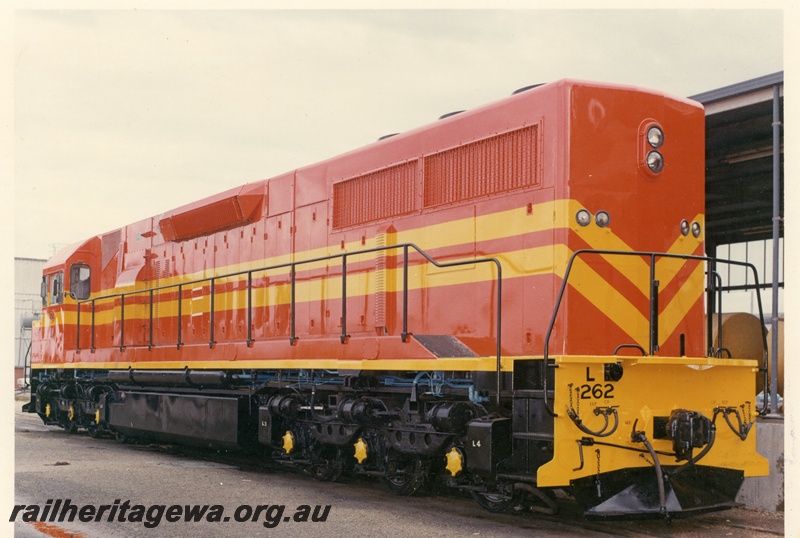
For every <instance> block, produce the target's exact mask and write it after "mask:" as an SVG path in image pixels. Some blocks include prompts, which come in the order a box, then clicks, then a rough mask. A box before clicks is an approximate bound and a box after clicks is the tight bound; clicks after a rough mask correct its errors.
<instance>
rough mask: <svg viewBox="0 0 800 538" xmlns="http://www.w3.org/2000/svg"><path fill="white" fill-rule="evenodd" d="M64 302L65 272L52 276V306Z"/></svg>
mask: <svg viewBox="0 0 800 538" xmlns="http://www.w3.org/2000/svg"><path fill="white" fill-rule="evenodd" d="M63 302H64V273H56V274H54V275H52V276H51V277H50V306H53V305H57V304H61V303H63Z"/></svg>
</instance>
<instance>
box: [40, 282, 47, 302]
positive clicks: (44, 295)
mask: <svg viewBox="0 0 800 538" xmlns="http://www.w3.org/2000/svg"><path fill="white" fill-rule="evenodd" d="M40 294H41V296H42V306H47V277H46V276H43V277H42V288H41V291H40Z"/></svg>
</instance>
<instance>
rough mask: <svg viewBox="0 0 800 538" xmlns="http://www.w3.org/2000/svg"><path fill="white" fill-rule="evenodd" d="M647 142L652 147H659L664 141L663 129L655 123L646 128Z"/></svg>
mask: <svg viewBox="0 0 800 538" xmlns="http://www.w3.org/2000/svg"><path fill="white" fill-rule="evenodd" d="M647 142H648V143H649V144H650V145H651V146H653V147H654V148H660V147H661V144H663V143H664V131H662V130H661V128H660V127H658V126H657V125H653V126H652V127H650V128H649V129H648V130H647Z"/></svg>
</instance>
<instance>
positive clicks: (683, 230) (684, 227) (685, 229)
mask: <svg viewBox="0 0 800 538" xmlns="http://www.w3.org/2000/svg"><path fill="white" fill-rule="evenodd" d="M689 228H690V226H689V221H688V220H686V219H683V220H682V221H681V233H682V234H683V235H689Z"/></svg>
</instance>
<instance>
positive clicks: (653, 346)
mask: <svg viewBox="0 0 800 538" xmlns="http://www.w3.org/2000/svg"><path fill="white" fill-rule="evenodd" d="M582 255H601V256H641V257H649V258H650V319H649V323H650V356H652V355H653V354H654V353H655V351H657V350H658V281H657V280H656V279H655V265H656V264H655V262H656V258H676V259H682V260H696V261H704V262H709V263H711V264H715V263H726V264H729V265H738V266H741V267H745V268H748V269H751V270H752V271H753V276H754V278H755V283H754V289H755V290H756V298H757V301H758V316H759V319H760V320H761V339H762V345H763V349H764V354H763V359H764V368H763V370H764V386H765V387H766V386H767V380H768V374H767V368H766V366H767V364H766V361H767V332H766V328H765V327H764V311H763V308H762V306H761V290H760V288H759V283H758V271H757V270H756V267H755V265H753V264H752V263H749V262H740V261H735V260H723V259H718V258H712V257H708V256H693V255H689V254H670V253H667V252H642V251H624V250H593V249H579V250H576V251H575V252H573V253H572V256H570V258H569V262H568V263H567V268H566V270H565V271H564V277H563V279H562V281H561V289H560V290H559V292H558V297H557V299H556V303H555V306H554V308H553V315H552V316H551V318H550V324H549V326H548V328H547V334H546V335H545V338H544V360H542V388H543V391H542V392H543V394H544V407H545V410H546V411H547V412H548V413H549V414H550V415H551V416H553V417H557V416H558V414H557V413H556V412H555V411H554V410H553V408H552V407H551V405H550V402H549V401H548V398H547V369H548V367H549V366H550V364H549V362H550V361H549V359H550V356H549V350H550V337H551V336H552V333H553V328H554V327H555V323H556V318H557V316H558V311H559V309H560V307H561V301H562V299H563V298H564V292H565V291H566V288H567V282H568V281H569V276H570V273H571V271H572V265H573V264H574V262H575V260H576V259H577V258H578V257H579V256H582ZM710 280H711V279H710ZM713 291H714V290H713V287H712V290H710V291H709V293H712V294H713ZM719 331H720V332H721V331H722V326H721V325H720V328H719ZM720 342H721V340H720ZM708 345H709V350H713V337H712V335H711V331H708ZM709 353H712V354H713V351H709ZM554 366H557V365H554ZM764 402H765V403H764V408H763V409H762V410H761V411H759V413H760V414H763V413H764V412H766V398H765V399H764Z"/></svg>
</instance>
